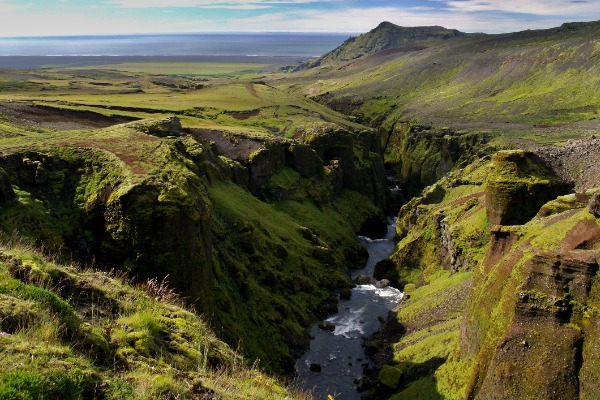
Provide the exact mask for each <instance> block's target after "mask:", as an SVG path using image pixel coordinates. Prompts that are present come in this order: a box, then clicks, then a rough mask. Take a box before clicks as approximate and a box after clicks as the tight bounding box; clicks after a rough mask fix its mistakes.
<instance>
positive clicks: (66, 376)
mask: <svg viewBox="0 0 600 400" xmlns="http://www.w3.org/2000/svg"><path fill="white" fill-rule="evenodd" d="M1 246H2V261H0V292H1V294H0V315H1V317H2V318H0V330H2V331H3V332H8V334H4V335H3V336H0V355H1V357H0V398H3V399H38V398H65V399H80V398H91V397H96V396H101V397H103V398H108V399H122V398H127V399H162V398H172V397H184V398H191V397H195V396H198V395H200V394H201V393H207V392H210V391H214V392H215V394H216V395H218V396H222V397H226V398H232V399H233V398H237V399H263V398H270V399H277V398H284V397H285V398H298V399H300V398H306V397H307V396H306V395H305V394H302V393H297V392H291V391H288V390H286V389H285V387H284V386H282V385H281V383H279V382H277V381H275V380H273V379H272V378H269V377H267V376H266V375H264V374H263V373H262V372H260V371H259V370H258V369H256V367H248V366H246V364H245V362H244V361H243V359H242V357H241V356H239V355H238V354H236V353H235V352H233V351H232V350H231V349H230V348H229V347H227V346H226V345H225V344H224V343H222V342H220V341H219V340H218V339H217V338H216V337H215V336H214V334H213V333H212V331H211V330H210V328H209V327H208V325H207V324H206V322H204V321H203V320H202V319H201V318H200V317H198V316H197V315H196V314H194V313H192V312H190V311H188V310H186V309H185V308H184V307H183V306H182V301H181V299H180V298H178V297H177V296H176V295H175V294H173V292H172V291H164V290H160V287H159V286H157V284H156V283H147V284H146V285H145V286H144V285H142V286H137V285H133V284H132V283H130V282H128V281H124V280H122V279H120V278H117V277H115V276H113V275H111V274H107V273H104V272H97V271H93V270H83V269H79V268H77V267H76V266H68V265H64V264H61V263H57V262H56V261H55V260H52V259H47V258H45V257H44V256H42V255H41V254H40V253H39V252H38V251H37V250H35V249H33V248H32V247H30V246H28V245H26V244H23V243H17V242H14V241H13V242H12V243H11V242H7V241H6V239H5V238H3V239H2V244H1ZM90 295H92V296H91V297H90ZM19 304H22V306H15V305H19ZM5 306H7V307H5ZM36 310H38V311H36ZM36 312H37V314H31V313H36ZM20 313H21V314H22V313H25V314H23V315H21V314H20ZM27 313H30V314H27ZM19 315H21V316H19ZM27 315H30V316H29V317H28V316H27ZM17 320H20V321H21V322H19V323H17V324H13V325H9V324H8V321H17ZM101 343H104V345H103V346H102V345H101ZM94 346H96V347H94ZM94 348H95V349H96V350H94Z"/></svg>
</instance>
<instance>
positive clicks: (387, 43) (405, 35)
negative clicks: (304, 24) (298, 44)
mask: <svg viewBox="0 0 600 400" xmlns="http://www.w3.org/2000/svg"><path fill="white" fill-rule="evenodd" d="M465 35H467V34H466V33H464V32H461V31H459V30H456V29H447V28H444V27H442V26H438V25H435V26H416V27H404V26H399V25H396V24H393V23H391V22H388V21H383V22H381V23H380V24H379V25H378V26H377V27H375V28H374V29H372V30H370V31H369V32H367V33H363V34H362V35H360V36H356V37H350V38H348V39H347V40H346V41H345V42H344V43H343V44H342V45H340V46H339V47H337V48H335V49H333V50H332V51H330V52H329V53H326V54H324V55H323V56H321V57H319V58H317V59H313V60H310V61H308V62H306V63H305V64H302V65H301V66H299V67H298V68H296V70H301V69H307V68H314V67H318V66H320V65H322V64H325V63H332V62H337V61H350V60H354V59H357V58H360V57H363V56H366V55H369V54H373V53H375V52H378V51H382V50H390V49H400V48H403V47H409V46H413V45H417V44H424V43H428V42H432V41H439V40H447V39H450V38H455V37H461V36H465Z"/></svg>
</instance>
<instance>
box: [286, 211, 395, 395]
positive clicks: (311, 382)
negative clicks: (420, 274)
mask: <svg viewBox="0 0 600 400" xmlns="http://www.w3.org/2000/svg"><path fill="white" fill-rule="evenodd" d="M394 234H395V220H393V219H391V218H390V219H389V220H388V231H387V235H386V237H385V238H383V239H369V238H366V237H363V236H359V237H358V240H359V242H360V243H361V245H363V246H364V247H365V248H366V249H367V250H368V252H369V259H368V261H367V264H366V265H365V266H364V268H362V269H359V270H355V271H353V274H352V278H353V279H355V278H356V277H358V276H359V275H367V276H372V275H373V270H374V268H375V264H377V263H378V262H379V261H381V260H383V259H385V258H387V257H388V256H389V255H390V254H392V253H393V251H394V248H395V245H394V242H393V241H392V239H393V237H394ZM401 298H402V293H401V292H400V291H399V290H398V289H395V288H392V287H385V288H377V287H375V286H374V285H357V286H356V287H354V288H353V289H352V295H351V296H350V299H348V300H344V299H340V301H339V304H338V310H339V312H338V313H337V314H334V315H331V316H330V317H329V318H327V319H326V320H325V321H324V322H325V323H330V324H333V325H335V329H334V330H333V331H328V330H324V329H321V328H319V327H318V325H315V326H313V328H312V330H311V335H312V337H313V338H314V339H312V341H311V343H310V349H309V350H308V351H307V352H306V353H305V354H304V355H303V356H302V357H301V358H299V359H298V361H297V362H296V371H297V374H298V377H297V382H296V383H297V385H298V386H300V387H301V388H303V389H305V390H311V391H312V392H313V394H314V396H315V399H317V400H321V399H327V396H328V395H331V396H332V397H333V398H334V399H335V400H340V399H341V400H359V399H360V396H361V394H360V392H359V391H358V390H357V388H358V386H359V385H360V383H361V379H362V377H363V369H364V368H371V367H372V365H371V361H370V360H369V358H368V356H367V355H366V354H365V350H364V348H363V346H362V343H363V338H364V337H368V336H370V335H372V334H373V333H375V331H376V330H377V329H378V328H379V326H380V324H381V322H380V319H382V318H385V317H387V314H388V312H389V311H390V310H391V309H392V308H394V307H395V306H396V305H397V304H398V303H399V302H400V299H401ZM311 365H313V369H315V367H316V365H319V366H320V368H321V371H320V372H312V371H311V370H310V369H311V368H310V366H311Z"/></svg>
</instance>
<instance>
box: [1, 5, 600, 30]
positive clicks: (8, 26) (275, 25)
mask: <svg viewBox="0 0 600 400" xmlns="http://www.w3.org/2000/svg"><path fill="white" fill-rule="evenodd" d="M592 20H600V0H393V1H392V0H0V36H4V37H6V36H57V35H106V34H127V33H179V32H202V33H204V32H340V33H363V32H367V31H369V30H371V29H373V28H374V27H376V26H377V25H378V24H379V23H380V22H382V21H389V22H392V23H395V24H397V25H401V26H430V25H441V26H444V27H446V28H454V29H459V30H461V31H464V32H486V33H502V32H515V31H520V30H525V29H543V28H551V27H555V26H559V25H561V24H562V23H563V22H573V21H592Z"/></svg>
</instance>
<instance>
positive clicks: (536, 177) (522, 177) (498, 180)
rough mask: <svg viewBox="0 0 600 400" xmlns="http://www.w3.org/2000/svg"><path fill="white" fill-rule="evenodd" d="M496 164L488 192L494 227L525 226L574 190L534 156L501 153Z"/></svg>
mask: <svg viewBox="0 0 600 400" xmlns="http://www.w3.org/2000/svg"><path fill="white" fill-rule="evenodd" d="M492 162H493V169H492V172H491V174H490V176H488V179H487V184H486V189H485V192H486V209H487V217H488V221H489V223H490V225H519V224H523V223H525V222H527V221H529V220H530V219H531V218H533V217H534V216H535V215H536V214H537V212H538V211H539V209H540V207H541V206H542V205H544V204H545V203H546V202H548V201H549V200H552V199H555V198H556V197H557V196H559V195H561V194H565V193H567V192H568V191H569V190H570V189H571V185H570V184H568V183H567V182H564V181H563V180H561V179H560V178H558V177H557V176H555V175H554V174H553V173H552V171H550V170H549V169H548V168H547V167H546V166H545V165H544V164H543V163H542V162H541V160H539V158H537V157H536V156H535V155H533V154H532V153H528V152H525V151H522V150H511V151H500V152H498V153H496V154H495V155H494V156H493V158H492Z"/></svg>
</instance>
